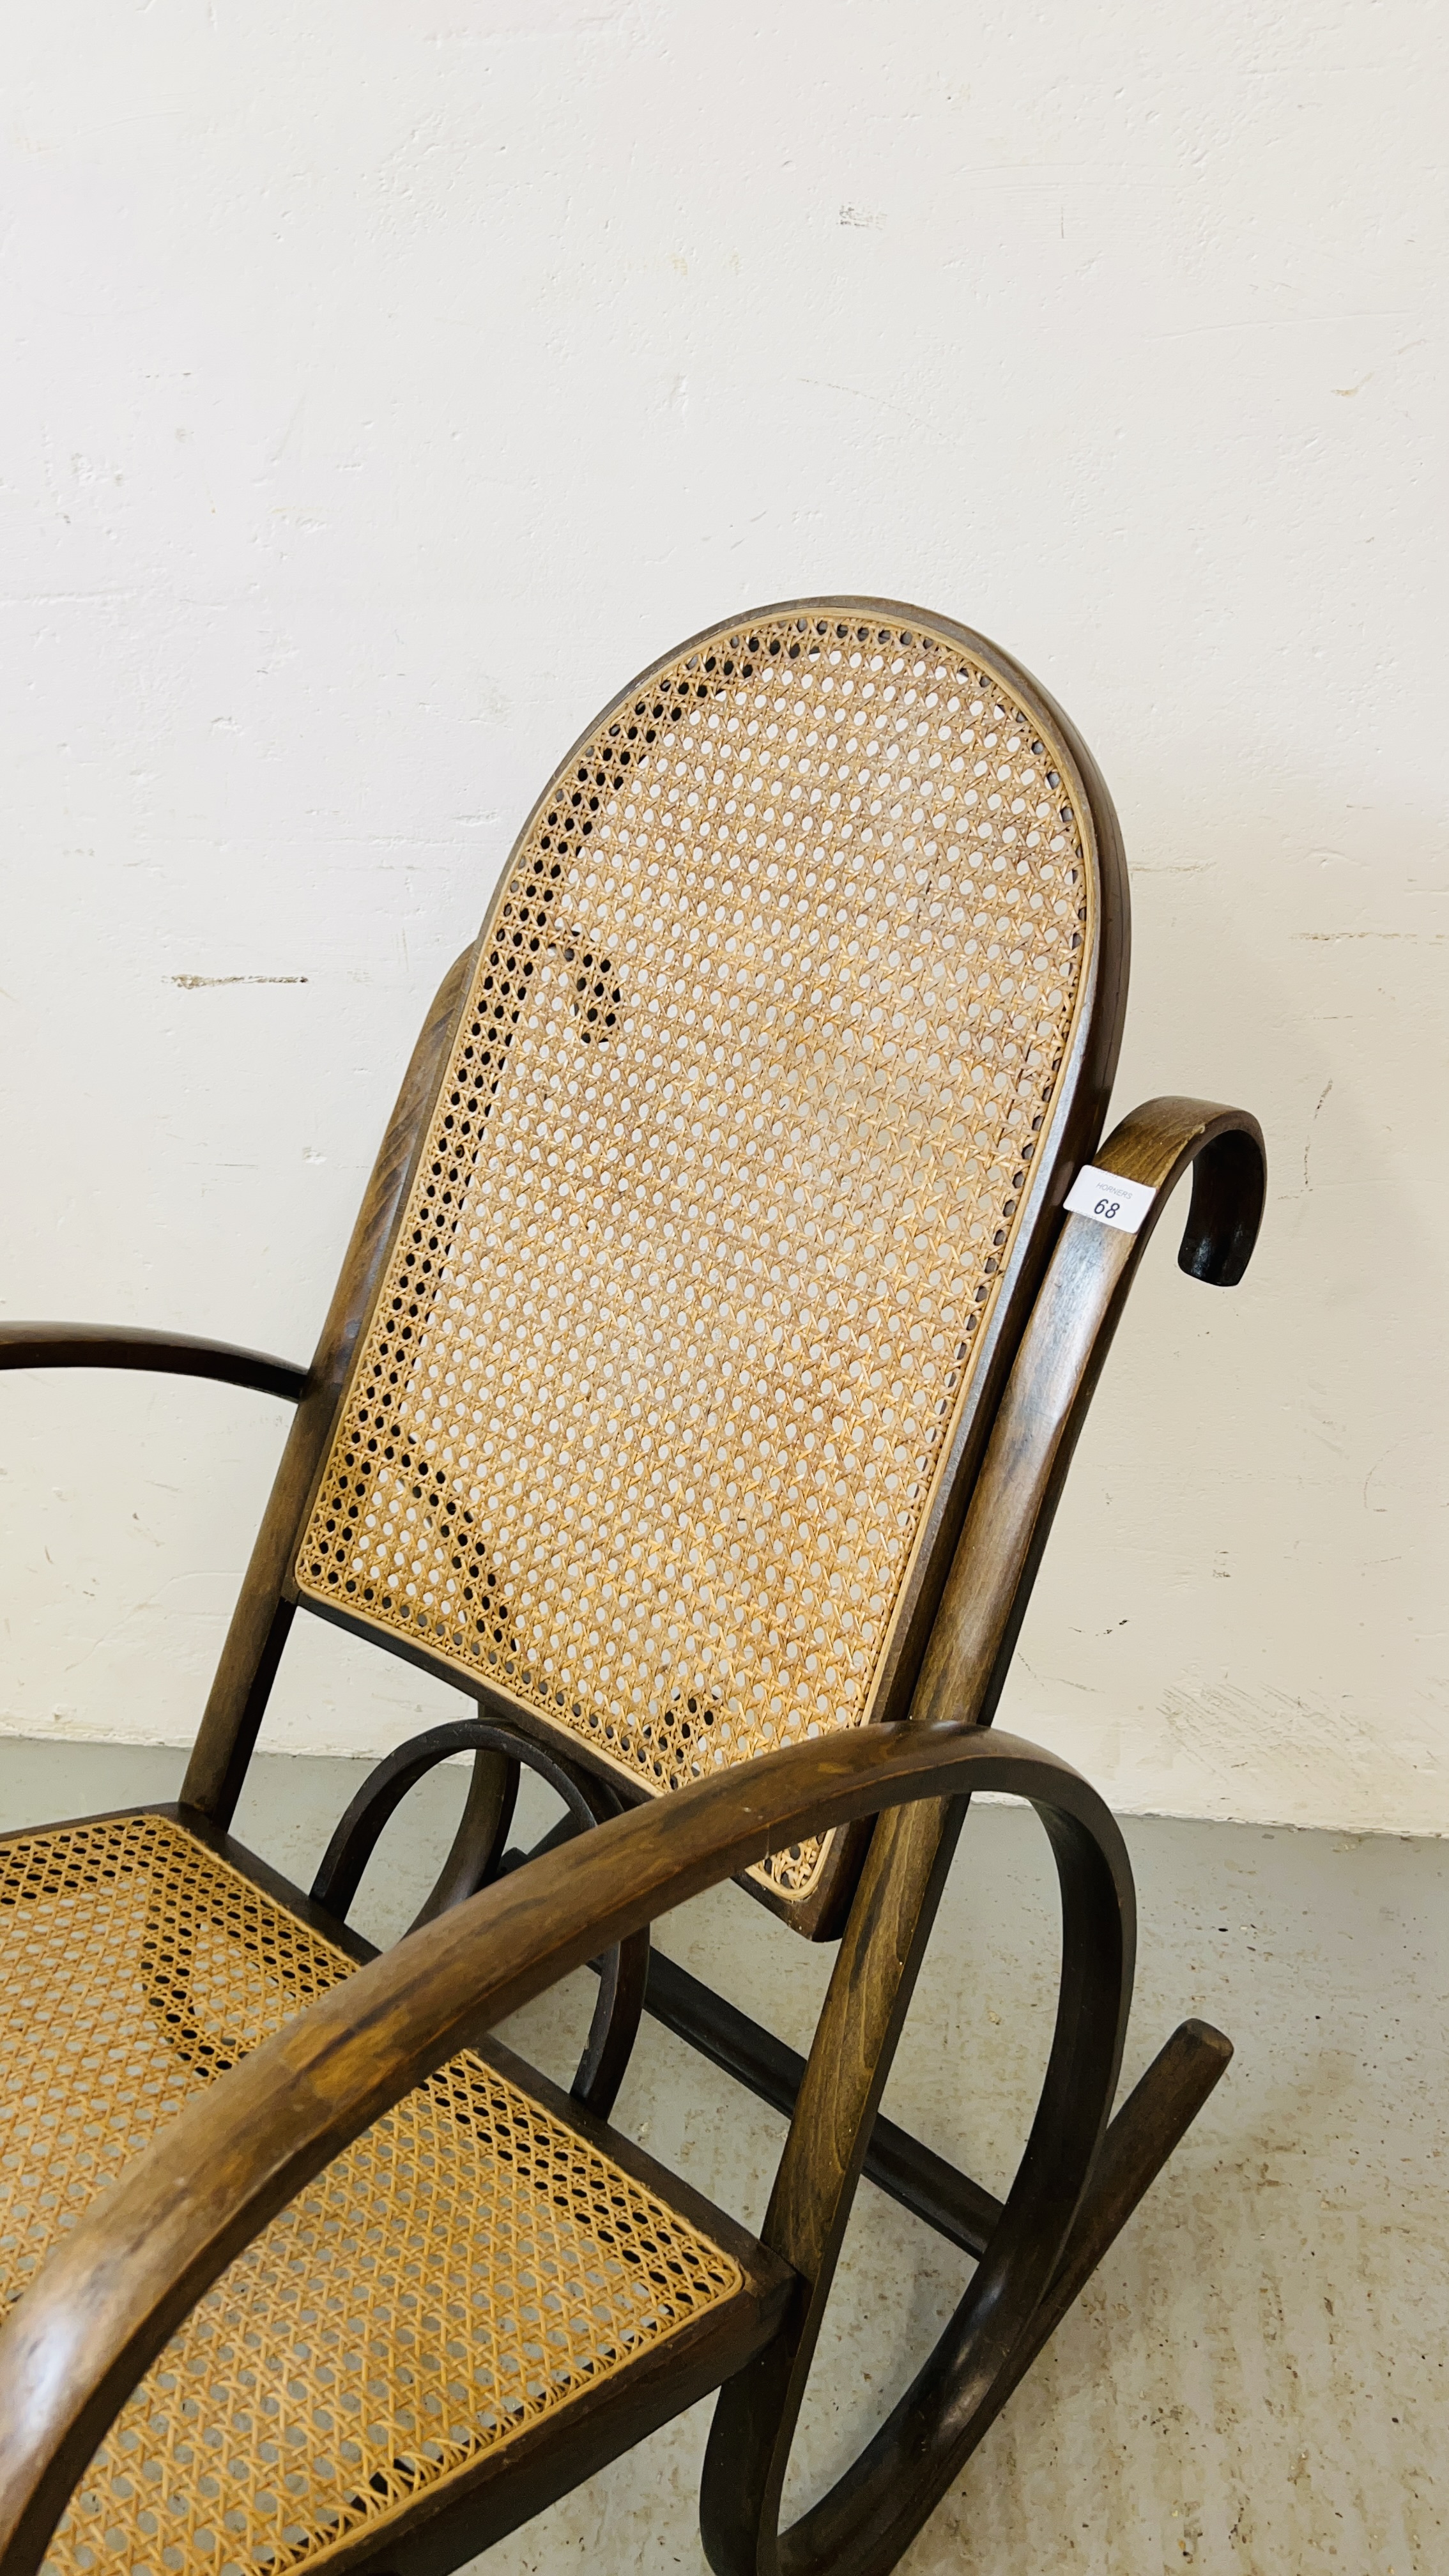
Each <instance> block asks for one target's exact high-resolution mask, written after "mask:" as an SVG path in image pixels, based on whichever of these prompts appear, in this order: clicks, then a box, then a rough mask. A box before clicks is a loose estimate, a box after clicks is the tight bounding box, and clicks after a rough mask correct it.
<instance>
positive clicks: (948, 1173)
mask: <svg viewBox="0 0 1449 2576" xmlns="http://www.w3.org/2000/svg"><path fill="white" fill-rule="evenodd" d="M1119 864H1120V863H1119V859H1118V853H1117V846H1116V839H1115V826H1114V825H1113V822H1112V817H1111V809H1110V807H1109V806H1108V805H1107V803H1106V800H1105V797H1104V795H1103V794H1102V791H1101V789H1100V785H1099V783H1098V782H1097V780H1096V778H1095V773H1094V772H1092V771H1091V769H1090V765H1089V764H1088V763H1087V762H1086V759H1085V755H1084V754H1083V753H1082V752H1081V749H1080V747H1079V746H1078V745H1076V744H1075V742H1074V740H1073V738H1072V737H1071V735H1070V734H1069V732H1068V730H1067V728H1066V727H1065V725H1064V722H1063V720H1062V719H1061V717H1060V716H1059V715H1058V714H1057V712H1056V711H1055V710H1054V709H1053V708H1052V707H1051V706H1050V703H1049V701H1047V700H1046V699H1045V698H1044V697H1043V696H1042V694H1041V693H1040V692H1039V691H1038V690H1037V689H1036V688H1035V687H1034V686H1033V684H1032V683H1031V682H1030V681H1029V680H1028V679H1027V678H1026V676H1025V675H1024V674H1023V673H1021V672H1019V671H1017V670H1016V669H1015V668H1014V666H1012V665H1011V664H1010V663H1009V662H1008V661H1007V660H1006V659H1005V657H1004V656H1002V655H1000V654H998V653H997V652H996V651H995V650H994V648H992V647H990V646H988V645H986V644H984V643H983V641H982V639H980V638H979V637H976V636H973V635H970V634H968V633H966V632H965V631H964V630H961V629H958V628H954V627H952V626H950V625H948V624H946V623H944V622H942V621H940V620H937V619H933V618H927V617H924V616H921V615H919V614H918V613H916V612H914V611H908V610H902V609H900V608H896V607H888V606H883V605H882V604H881V603H878V602H839V601H833V602H811V603H804V604H795V605H792V606H789V607H786V608H779V609H771V610H766V611H762V612H760V613H759V614H757V615H755V616H753V617H751V618H748V619H746V620H743V621H737V622H735V623H733V624H731V625H730V626H728V627H722V628H720V629H717V630H715V631H713V632H711V633H710V634H708V635H705V636H703V637H701V638H699V639H698V640H697V641H695V642H694V643H692V644H690V645H688V646H686V647H685V648H684V649H683V650H682V651H681V652H678V653H676V654H675V655H673V656H672V657H671V658H670V659H669V660H668V661H666V662H663V663H661V664H660V665H659V666H658V667H657V668H656V669H654V670H652V671H650V672H649V673H647V674H646V675H645V676H644V677H643V678H642V679H640V680H638V681H637V682H635V684H634V685H633V686H632V687H631V688H629V689H627V690H626V691H625V692H624V693H623V695H622V696H621V697H620V698H618V699H617V700H616V701H615V703H614V704H613V705H612V706H611V707H610V708H609V709H608V710H607V711H606V713H605V714H604V715H603V716H602V717H601V718H600V719H599V721H598V722H597V723H596V724H595V725H594V726H593V727H592V728H591V730H590V731H589V733H588V734H587V735H586V736H585V737H584V739H583V741H582V742H581V743H580V744H579V746H578V747H577V748H576V749H575V751H573V752H572V753H571V754H570V756H569V758H568V759H567V760H566V761H565V762H564V764H563V766H562V768H561V769H560V770H559V771H558V773H557V775H556V777H555V778H554V779H553V781H552V783H551V784H550V786H549V787H548V789H547V790H546V792H545V794H544V795H543V797H542V798H541V799H540V801H539V803H538V805H537V807H536V808H535V810H534V813H533V814H532V816H531V817H530V819H529V821H528V823H527V825H526V826H525V828H524V830H523V832H522V834H521V835H520V838H519V840H518V842H517V845H516V847H515V849H514V852H513V855H512V857H511V859H510V861H509V864H508V866H507V868H506V870H505V872H504V875H503V878H502V881H501V883H500V885H499V888H498V892H497V894H496V896H495V899H494V902H493V904H492V907H491V909H490V911H489V914H488V917H487V920H486V921H485V924H484V927H483V931H482V934H481V937H480V939H479V943H478V947H477V951H476V957H475V963H474V967H473V971H472V975H471V982H470V987H469V990H468V993H467V997H466V1001H465V1004H464V1007H463V1009H462V1012H461V1015H460V1017H459V1020H458V1023H457V1028H456V1034H455V1037H454V1040H453V1042H452V1046H451V1051H450V1054H449V1058H448V1062H447V1065H446V1070H445V1074H444V1077H443V1080H442V1084H441V1087H440V1090H439V1092H438V1096H437V1100H436V1105H435V1107H434V1110H433V1113H432V1120H431V1126H430V1129H429V1132H428V1137H427V1142H426V1147H425V1150H424V1151H423V1153H422V1155H421V1159H420V1161H419V1163H418V1166H417V1171H416V1177H415V1180H414V1183H413V1187H412V1190H411V1194H410V1197H409V1200H408V1203H407V1206H406V1209H405V1213H404V1215H403V1218H402V1222H401V1224H400V1226H399V1228H398V1230H397V1232H396V1236H395V1239H394V1243H393V1247H392V1251H391V1255H390V1258H389V1260H388V1262H387V1264H386V1267H385V1272H384V1274H383V1276H382V1278H381V1284H380V1287H379V1289H378V1292H377V1294H376V1297H375V1300H374V1304H373V1309H372V1313H371V1316H370V1320H369V1321H368V1323H367V1325H366V1328H365V1330H364V1331H363V1333H362V1335H361V1337H360V1340H359V1344H358V1348H357V1353H356V1357H355V1360H354V1363H353V1367H352V1371H351V1376H350V1379H349V1383H348V1387H347V1391H346V1394H345V1397H344V1400H343V1403H342V1407H341V1410H340V1413H339V1416H338V1423H337V1429H336V1432H335V1436H334V1437H333V1439H332V1442H331V1446H330V1450H329V1453H328V1455H327V1458H326V1461H325V1464H324V1467H323V1470H322V1473H321V1476H320V1478H319V1481H318V1484H317V1488H316V1492H315V1497H314V1500H313V1504H312V1507H311V1510H310V1513H309V1514H308V1516H307V1518H306V1521H305V1527H304V1536H303V1539H302V1543H301V1546H300V1550H299V1553H298V1555H297V1559H296V1565H295V1581H296V1585H297V1589H298V1594H299V1597H300V1598H301V1599H302V1600H303V1601H304V1602H305V1603H307V1604H308V1606H310V1607H313V1608H316V1609H319V1610H322V1611H323V1612H324V1613H327V1614H330V1615H332V1616H334V1617H340V1618H341V1619H342V1620H343V1621H344V1622H345V1623H346V1624H347V1625H348V1626H351V1627H356V1628H360V1629H362V1630H364V1631H366V1632H368V1633H370V1634H372V1635H375V1636H378V1637H380V1638H382V1639H383V1640H385V1641H386V1642H387V1643H389V1644H391V1645H392V1646H393V1647H395V1648H397V1649H399V1650H401V1651H403V1652H404V1653H410V1654H412V1655H413V1656H414V1657H415V1658H417V1659H418V1660H421V1661H423V1662H425V1663H427V1664H428V1665H430V1666H432V1667H433V1668H435V1669H437V1670H440V1671H443V1672H445V1673H447V1674H449V1675H450V1676H453V1677H456V1678H457V1679H458V1680H460V1681H462V1682H463V1683H465V1684H466V1685H468V1686H470V1687H471V1688H473V1689H475V1690H476V1691H477V1692H478V1693H479V1695H480V1696H482V1697H483V1698H485V1699H486V1700H488V1701H490V1702H491V1703H493V1704H494V1705H495V1706H500V1707H502V1708H504V1709H506V1710H509V1711H511V1712H512V1713H513V1714H514V1715H515V1716H516V1717H517V1718H518V1719H519V1720H520V1721H521V1722H522V1723H523V1724H525V1725H526V1726H528V1727H531V1728H532V1729H533V1730H534V1731H535V1732H540V1731H541V1732H543V1733H544V1734H545V1735H549V1736H552V1737H553V1738H555V1739H556V1740H561V1741H562V1742H563V1743H564V1744H565V1747H566V1748H567V1749H571V1750H572V1751H574V1752H575V1753H576V1754H582V1755H584V1756H585V1757H586V1758H587V1759H588V1760H589V1761H591V1762H592V1763H594V1764H596V1765H599V1766H602V1767H603V1768H604V1769H605V1770H606V1771H608V1772H609V1773H611V1774H612V1775H613V1776H614V1777H615V1779H616V1781H617V1782H618V1783H619V1784H620V1785H621V1787H622V1788H623V1790H624V1793H625V1794H626V1795H633V1796H637V1795H639V1794H641V1793H649V1794H658V1793H661V1792H664V1791H668V1790H670V1789H672V1788H675V1787H677V1786H678V1785H679V1784H680V1783H682V1782H684V1781H687V1780H690V1779H693V1778H696V1777H698V1776H699V1775H700V1774H701V1773H705V1772H709V1771H711V1770H713V1769H715V1768H717V1767H718V1766H720V1765H722V1764H726V1763H733V1762H739V1761H742V1760H744V1759H746V1758H748V1757H749V1756H751V1755H753V1754H757V1753H760V1752H762V1751H765V1750H767V1749H768V1748H770V1747H772V1746H774V1745H779V1744H784V1743H787V1742H791V1741H793V1740H795V1739H798V1738H799V1737H802V1736H810V1735H814V1734H816V1733H818V1732H819V1731H821V1730H822V1729H825V1728H831V1727H841V1726H858V1725H861V1724H863V1723H865V1722H867V1721H869V1720H871V1719H872V1718H878V1717H881V1716H885V1715H899V1714H902V1713H903V1711H904V1706H905V1705H906V1703H907V1702H908V1700H909V1693H910V1686H911V1682H912V1679H913V1676H914V1667H915V1664H916V1663H917V1662H918V1661H919V1656H920V1652H921V1650H922V1648H923V1645H924V1640H925V1634H926V1630H927V1627H928V1624H929V1616H930V1612H931V1609H932V1606H933V1604H934V1600H935V1598H936V1596H937V1594H938V1593H939V1589H940V1584H941V1581H942V1580H943V1577H944V1572H945V1563H946V1556H947V1553H948V1551H949V1547H950V1545H951V1543H952V1541H953V1538H954V1535H955V1531H956V1529H957V1528H958V1527H959V1520H960V1511H961V1509H962V1508H963V1507H964V1499H965V1495H964V1481H965V1471H966V1470H967V1469H968V1468H969V1462H970V1461H971V1459H972V1458H973V1456H974V1455H975V1454H976V1453H975V1450H974V1448H973V1427H974V1426H976V1421H977V1416H978V1414H979V1412H980V1407H981V1397H982V1389H983V1385H984V1383H985V1381H986V1379H987V1378H988V1377H990V1376H991V1375H992V1373H993V1370H994V1371H995V1372H996V1374H997V1376H998V1377H999V1366H1000V1363H1001V1362H1002V1360H1003V1359H1004V1358H1005V1357H1006V1356H1008V1355H1009V1345H1010V1342H1011V1340H1012V1338H1013V1337H1014V1334H1015V1333H1017V1332H1019V1330H1020V1323H1021V1319H1022V1313H1023V1311H1024V1307H1023V1299H1024V1297H1025V1296H1026V1295H1027V1294H1028V1293H1029V1289H1030V1285H1031V1280H1032V1278H1033V1277H1034V1275H1035V1273H1036V1270H1037V1269H1039V1266H1040V1259H1041V1257H1042V1254H1043V1252H1044V1249H1045V1243H1044V1236H1043V1228H1042V1225H1041V1222H1040V1220H1041V1219H1042V1218H1043V1216H1045V1215H1047V1214H1049V1212H1050V1209H1051V1208H1052V1206H1053V1205H1054V1204H1057V1203H1059V1201H1060V1196H1061V1193H1062V1190H1063V1189H1064V1188H1065V1186H1066V1180H1065V1172H1066V1169H1067V1167H1068V1166H1069V1165H1071V1164H1073V1163H1074V1160H1075V1159H1077V1158H1079V1157H1080V1155H1081V1153H1082V1152H1083V1151H1090V1148H1091V1145H1092V1143H1093V1142H1094V1141H1095V1137H1096V1133H1097V1126H1098V1123H1099V1121H1100V1115H1101V1110H1102V1106H1103V1099H1104V1092H1105V1085H1106V1080H1107V1078H1108V1076H1109V1073H1110V1063H1111V1058H1112V1056H1113V1054H1114V1053H1115V1046H1116V1039H1117V1032H1118V1027H1119V1024H1120V1013H1121V993H1120V985H1121V981H1122V965H1123V957H1122V953H1121V952H1122V947H1123V941H1122V937H1121V919H1120V915H1121V905H1120V888H1119V887H1118V886H1117V884H1116V879H1115V876H1114V872H1115V871H1118V870H1119ZM1104 872H1105V883H1106V899H1105V901H1104ZM1104 925H1105V932H1104ZM828 1873H829V1855H828V1853H827V1851H826V1850H825V1849H823V1848H821V1847H817V1846H813V1845H812V1846H808V1847H806V1846H802V1847H801V1848H799V1849H798V1850H796V1851H794V1852H792V1853H789V1854H785V1855H781V1856H780V1857H779V1858H777V1859H775V1860H773V1861H771V1862H770V1863H769V1864H768V1865H767V1867H766V1868H765V1870H764V1871H763V1872H761V1873H760V1877H761V1880H762V1883H763V1884H762V1892H765V1891H768V1892H769V1893H770V1894H771V1895H772V1896H773V1899H774V1901H775V1902H776V1903H777V1904H778V1905H779V1906H780V1907H781V1910H784V1911H789V1912H793V1913H794V1914H795V1915H796V1916H797V1918H799V1917H801V1916H802V1914H803V1913H804V1912H806V1911H815V1912H817V1913H818V1904H819V1899H820V1895H821V1890H822V1887H823V1885H824V1883H825V1880H826V1878H827V1877H828ZM812 1899H813V1900H814V1901H815V1902H814V1906H813V1908H812V1906H811V1900H812Z"/></svg>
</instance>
